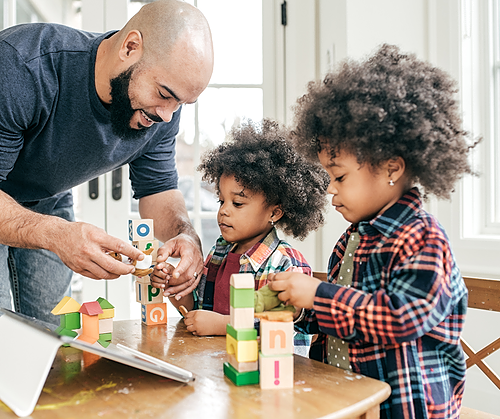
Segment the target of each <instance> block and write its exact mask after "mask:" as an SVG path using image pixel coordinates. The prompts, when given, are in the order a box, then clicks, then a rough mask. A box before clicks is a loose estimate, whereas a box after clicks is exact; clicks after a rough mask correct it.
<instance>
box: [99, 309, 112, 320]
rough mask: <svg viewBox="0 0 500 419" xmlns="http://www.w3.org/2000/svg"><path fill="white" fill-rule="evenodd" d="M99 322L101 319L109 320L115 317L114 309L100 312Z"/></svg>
mask: <svg viewBox="0 0 500 419" xmlns="http://www.w3.org/2000/svg"><path fill="white" fill-rule="evenodd" d="M98 317H99V320H101V319H111V318H113V317H115V309H114V308H105V309H104V310H102V313H101V314H99V315H98Z"/></svg>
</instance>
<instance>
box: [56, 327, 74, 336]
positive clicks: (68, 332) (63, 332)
mask: <svg viewBox="0 0 500 419" xmlns="http://www.w3.org/2000/svg"><path fill="white" fill-rule="evenodd" d="M56 333H57V334H58V335H59V336H69V337H70V338H76V337H77V336H78V333H76V332H73V330H69V329H66V328H64V327H62V326H59V327H58V328H57V329H56Z"/></svg>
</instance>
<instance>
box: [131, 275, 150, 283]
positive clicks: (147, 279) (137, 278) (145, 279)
mask: <svg viewBox="0 0 500 419" xmlns="http://www.w3.org/2000/svg"><path fill="white" fill-rule="evenodd" d="M132 276H133V277H134V279H135V282H140V283H141V284H151V279H150V277H149V275H145V276H136V275H132Z"/></svg>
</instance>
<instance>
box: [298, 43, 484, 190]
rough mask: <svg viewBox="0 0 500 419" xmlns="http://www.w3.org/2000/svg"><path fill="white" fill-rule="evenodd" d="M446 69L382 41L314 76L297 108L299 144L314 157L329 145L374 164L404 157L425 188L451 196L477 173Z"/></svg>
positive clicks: (415, 180)
mask: <svg viewBox="0 0 500 419" xmlns="http://www.w3.org/2000/svg"><path fill="white" fill-rule="evenodd" d="M456 92H457V90H456V87H455V81H454V80H453V79H451V77H450V76H448V75H447V74H446V73H445V72H444V71H442V70H440V69H438V68H436V67H433V66H432V65H430V64H429V63H427V62H424V61H421V60H419V59H417V57H416V56H415V55H414V54H402V53H401V52H400V51H399V48H398V47H396V46H392V45H387V44H384V45H382V46H381V47H380V48H379V49H378V51H377V52H376V53H375V54H374V55H373V56H371V57H370V58H368V59H367V60H365V61H360V62H356V61H352V60H346V61H344V62H343V63H342V64H341V65H340V67H339V69H338V70H337V71H336V72H333V73H330V74H328V75H326V77H325V78H324V80H323V81H322V82H311V83H309V85H308V90H307V93H306V94H305V95H304V96H302V97H301V98H299V99H298V101H297V104H296V105H295V107H294V111H295V124H294V125H295V128H294V130H293V137H294V141H295V143H296V147H297V149H298V150H299V152H301V153H302V154H304V155H305V156H306V157H308V158H309V159H311V160H312V161H317V160H318V152H320V151H321V150H322V148H324V147H327V149H329V150H330V152H331V154H332V157H334V156H335V155H336V154H337V153H338V152H339V150H341V149H342V150H344V151H346V152H348V153H351V154H353V155H354V156H356V158H357V161H358V163H359V164H361V165H362V164H365V163H367V164H369V165H370V167H371V168H372V169H375V170H376V169H377V168H379V167H380V166H381V164H382V163H384V162H386V161H387V160H389V159H391V158H395V157H402V158H403V159H404V161H405V164H406V169H407V173H408V174H409V176H410V179H411V181H412V182H413V183H414V184H420V185H421V187H422V188H423V191H424V194H425V195H427V194H433V195H435V196H437V197H439V198H450V192H452V191H453V186H454V184H455V182H456V181H457V180H458V179H460V178H461V177H462V175H463V174H465V173H473V172H472V169H471V167H470V165H469V162H468V154H469V151H470V149H471V148H472V147H474V145H475V144H469V141H468V133H467V132H465V131H463V130H462V120H461V118H460V115H459V109H458V104H457V102H456V100H455V94H456Z"/></svg>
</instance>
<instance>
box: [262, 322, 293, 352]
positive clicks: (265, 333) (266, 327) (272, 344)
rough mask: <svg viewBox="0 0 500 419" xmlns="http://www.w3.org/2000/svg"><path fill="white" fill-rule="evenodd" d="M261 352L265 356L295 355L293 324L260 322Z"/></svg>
mask: <svg viewBox="0 0 500 419" xmlns="http://www.w3.org/2000/svg"><path fill="white" fill-rule="evenodd" d="M260 351H261V352H262V354H263V355H266V356H267V355H269V356H271V355H283V354H292V353H293V322H274V321H268V320H264V319H261V321H260Z"/></svg>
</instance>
